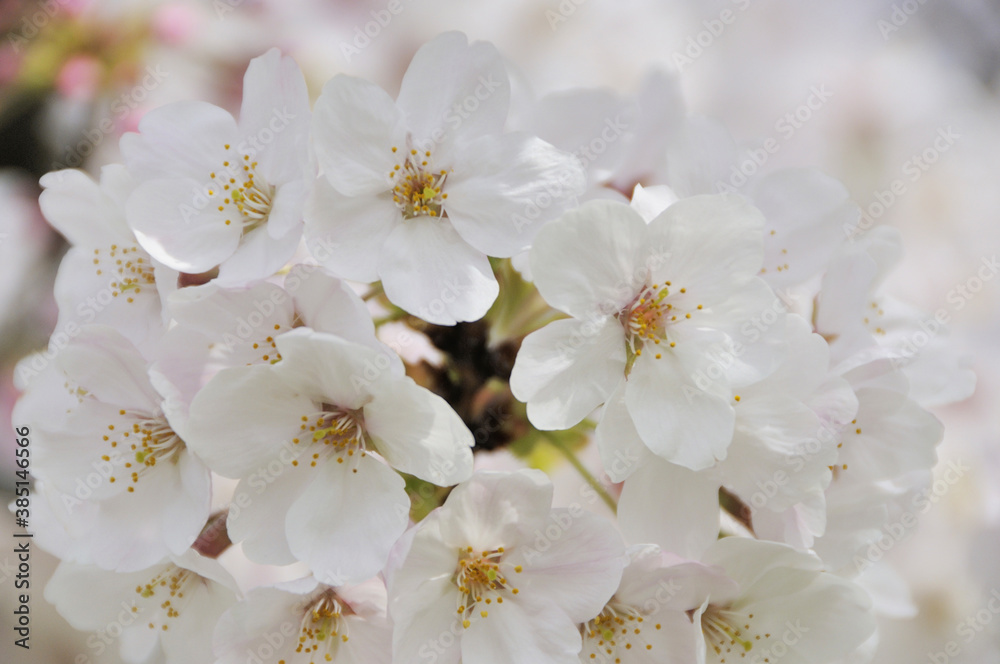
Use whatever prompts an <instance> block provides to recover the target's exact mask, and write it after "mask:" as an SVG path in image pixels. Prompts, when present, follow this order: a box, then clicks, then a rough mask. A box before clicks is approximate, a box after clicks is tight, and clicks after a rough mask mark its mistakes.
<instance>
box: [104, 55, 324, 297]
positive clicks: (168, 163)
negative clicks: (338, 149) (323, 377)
mask: <svg viewBox="0 0 1000 664" xmlns="http://www.w3.org/2000/svg"><path fill="white" fill-rule="evenodd" d="M308 128H309V97H308V94H307V91H306V86H305V80H304V79H303V77H302V73H301V72H300V71H299V69H298V66H297V65H296V64H295V62H294V61H293V60H292V59H291V58H289V57H287V56H282V55H281V53H280V52H279V51H278V50H277V49H271V50H270V51H268V52H267V53H266V54H264V55H262V56H260V57H258V58H254V59H253V60H252V61H251V62H250V66H249V67H248V68H247V72H246V76H245V77H244V79H243V106H242V108H241V110H240V120H239V122H237V121H236V120H234V119H233V117H232V116H231V115H230V114H229V113H228V112H226V111H225V110H223V109H221V108H218V107H217V106H213V105H211V104H208V103H205V102H195V101H190V102H188V101H185V102H175V103H173V104H168V105H166V106H162V107H160V108H157V109H154V110H152V111H150V112H149V113H148V114H146V115H145V116H144V117H143V119H142V121H141V122H140V123H139V132H138V133H137V134H135V133H130V134H126V135H125V136H123V137H122V140H121V149H122V153H123V155H124V157H125V165H126V167H127V168H128V170H129V172H130V173H132V174H133V176H134V177H135V178H136V180H137V181H138V185H137V186H136V189H135V191H134V192H133V193H132V195H131V196H129V199H128V201H127V203H126V206H125V210H126V215H127V218H128V223H129V225H130V226H131V227H132V229H133V230H134V231H135V234H136V237H137V238H138V239H139V243H140V244H141V245H142V247H143V248H144V249H146V251H148V252H149V253H150V254H151V255H152V256H153V257H154V258H156V259H157V260H159V261H161V262H162V263H163V264H165V265H167V266H169V267H171V268H173V269H175V270H179V271H181V272H187V273H203V272H208V271H210V270H213V269H214V268H216V267H218V268H219V272H218V278H219V280H220V281H222V282H223V283H226V284H230V285H242V284H245V283H247V282H249V281H251V280H254V279H260V278H262V277H266V276H268V275H270V274H273V273H274V272H277V271H278V270H279V269H280V268H281V267H282V266H283V265H284V264H285V263H286V262H287V261H288V260H289V259H290V258H291V257H292V254H293V253H294V252H295V249H296V247H297V246H298V243H299V240H300V238H301V231H302V205H303V201H304V198H305V194H306V181H307V172H308V146H307V137H308Z"/></svg>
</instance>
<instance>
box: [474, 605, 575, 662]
mask: <svg viewBox="0 0 1000 664" xmlns="http://www.w3.org/2000/svg"><path fill="white" fill-rule="evenodd" d="M488 613H489V615H488V616H487V617H486V618H482V617H480V616H475V618H477V619H476V620H473V621H472V624H471V625H470V626H469V628H468V629H467V630H465V631H464V633H463V634H462V663H463V664H538V663H539V662H545V663H546V664H549V663H551V664H579V661H580V660H579V659H578V658H577V653H579V652H580V647H581V645H582V643H581V641H580V632H579V631H578V630H577V627H576V625H574V624H573V623H572V622H571V621H570V619H569V618H568V617H567V616H566V614H565V613H563V611H561V610H560V609H559V608H558V607H557V606H555V605H552V604H551V603H550V602H549V601H548V600H547V598H546V600H540V599H537V598H535V599H528V598H524V599H522V598H520V597H518V598H516V601H509V602H504V603H503V604H494V605H492V606H490V608H489V612H488ZM514 635H516V638H512V637H513V636H514Z"/></svg>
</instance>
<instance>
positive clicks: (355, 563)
mask: <svg viewBox="0 0 1000 664" xmlns="http://www.w3.org/2000/svg"><path fill="white" fill-rule="evenodd" d="M354 470H357V472H353V471H354ZM404 484H405V483H404V482H403V478H402V477H400V476H399V475H397V474H396V473H395V472H393V470H392V469H391V468H389V467H388V466H386V465H385V464H384V463H382V462H381V461H378V460H377V459H375V458H374V457H372V456H371V455H365V456H361V457H360V458H359V459H358V460H357V461H348V462H345V463H337V461H336V460H335V459H329V460H327V461H326V463H325V464H324V465H323V466H322V468H320V470H319V472H318V473H317V474H316V475H315V477H314V479H313V481H312V482H310V483H309V485H308V486H307V487H306V490H305V491H304V492H303V493H302V495H301V496H299V499H298V500H296V501H295V504H293V505H292V507H291V509H290V510H289V511H288V520H287V521H286V523H285V533H286V534H287V536H288V544H289V548H291V550H292V553H293V554H295V557H296V558H298V559H299V560H302V561H303V562H305V563H306V564H308V565H309V567H310V568H311V569H312V570H313V571H314V573H315V574H316V578H318V579H319V580H320V581H323V582H324V583H329V584H330V585H342V584H344V583H351V582H358V581H363V580H365V579H367V578H369V577H371V576H374V575H375V574H377V573H378V571H379V570H380V569H382V567H383V566H384V565H385V562H386V560H387V559H388V557H389V549H391V548H392V545H393V543H394V542H395V541H396V539H397V538H398V537H399V536H400V535H402V534H403V531H404V530H405V529H406V523H407V520H408V518H409V514H410V500H409V497H408V496H407V495H406V491H405V490H404Z"/></svg>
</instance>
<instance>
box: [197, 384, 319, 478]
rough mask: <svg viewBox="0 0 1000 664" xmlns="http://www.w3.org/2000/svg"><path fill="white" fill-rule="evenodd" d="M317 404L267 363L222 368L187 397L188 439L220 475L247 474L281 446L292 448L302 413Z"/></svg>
mask: <svg viewBox="0 0 1000 664" xmlns="http://www.w3.org/2000/svg"><path fill="white" fill-rule="evenodd" d="M315 410H316V408H315V405H314V403H313V401H312V399H310V398H309V397H308V396H306V395H303V394H302V393H297V392H295V391H293V390H292V389H290V388H289V387H288V386H287V385H286V384H285V383H283V382H282V381H280V380H278V379H277V377H276V376H275V373H274V369H273V367H271V366H270V365H255V366H251V367H239V368H236V369H226V370H223V371H221V372H219V373H218V374H217V375H216V376H215V377H214V378H213V379H212V380H211V381H209V383H208V385H206V386H205V387H204V388H202V390H201V392H199V393H198V395H197V396H196V397H195V398H194V401H193V402H192V403H191V416H190V420H189V422H188V440H187V444H188V446H189V447H190V448H191V450H192V451H194V453H195V454H197V455H198V456H199V457H200V458H201V459H203V460H204V461H205V463H206V464H207V465H208V466H209V468H211V469H212V470H214V471H215V472H217V473H219V474H220V475H223V476H225V477H232V478H240V477H246V476H248V475H250V474H251V473H253V472H255V471H257V470H259V469H260V468H261V467H263V466H265V465H266V464H267V463H268V461H269V460H271V459H273V458H275V457H277V456H278V455H279V454H280V453H282V452H283V451H288V453H289V454H293V452H292V450H295V446H294V445H293V443H292V438H293V437H294V436H295V435H296V434H297V433H298V432H299V425H300V424H301V419H300V418H301V417H303V416H309V415H312V414H314V411H315ZM306 442H311V441H306ZM296 452H297V451H296Z"/></svg>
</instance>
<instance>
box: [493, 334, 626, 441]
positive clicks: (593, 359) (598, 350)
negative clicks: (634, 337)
mask: <svg viewBox="0 0 1000 664" xmlns="http://www.w3.org/2000/svg"><path fill="white" fill-rule="evenodd" d="M624 374H625V333H624V330H623V329H622V326H621V324H620V323H619V322H618V320H617V319H616V318H612V317H607V318H605V319H604V320H588V321H579V320H573V319H570V320H557V321H555V322H553V323H549V324H548V325H546V326H545V327H544V328H542V329H541V330H538V331H536V332H532V333H531V334H529V335H528V336H527V337H525V339H524V341H523V342H522V344H521V348H520V350H519V351H518V353H517V359H516V360H515V362H514V369H513V371H512V372H511V377H510V387H511V391H512V392H513V393H514V396H516V397H517V398H518V399H519V400H521V401H524V402H526V403H527V404H528V417H529V419H530V420H531V423H532V424H534V425H535V426H536V427H538V428H540V429H548V430H552V429H567V428H569V427H571V426H574V425H575V424H577V423H579V422H580V421H581V420H582V419H583V418H584V417H586V416H587V415H588V414H590V412H591V411H593V410H594V409H595V408H597V406H599V405H601V404H602V403H603V402H604V401H605V400H607V398H608V397H609V396H610V395H611V392H612V390H613V389H614V388H615V386H616V385H617V384H618V383H619V382H621V379H622V377H623V376H624Z"/></svg>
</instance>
